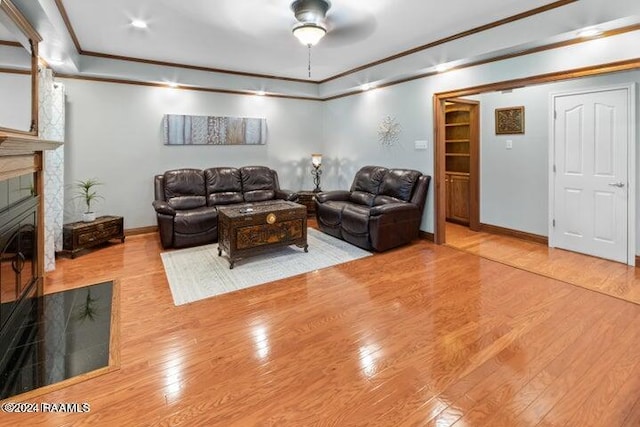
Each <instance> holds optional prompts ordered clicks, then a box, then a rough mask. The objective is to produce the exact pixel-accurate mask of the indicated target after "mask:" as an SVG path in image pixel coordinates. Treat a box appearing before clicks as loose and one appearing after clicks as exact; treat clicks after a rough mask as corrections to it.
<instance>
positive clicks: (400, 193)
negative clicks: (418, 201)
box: [375, 169, 422, 205]
mask: <svg viewBox="0 0 640 427" xmlns="http://www.w3.org/2000/svg"><path fill="white" fill-rule="evenodd" d="M421 175H422V174H421V173H420V172H418V171H415V170H411V169H390V170H388V171H387V173H386V174H385V175H384V178H383V180H382V184H381V185H380V191H379V193H378V195H379V196H387V197H389V198H390V199H388V201H385V203H389V202H397V201H403V202H408V201H409V200H410V199H411V193H412V192H413V189H414V188H415V185H416V181H418V178H420V176H421ZM375 204H376V205H379V204H380V203H378V200H377V199H376V202H375Z"/></svg>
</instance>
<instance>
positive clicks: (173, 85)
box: [167, 82, 178, 88]
mask: <svg viewBox="0 0 640 427" xmlns="http://www.w3.org/2000/svg"><path fill="white" fill-rule="evenodd" d="M167 86H169V87H172V88H176V87H178V83H176V82H167Z"/></svg>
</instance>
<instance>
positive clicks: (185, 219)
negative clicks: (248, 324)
mask: <svg viewBox="0 0 640 427" xmlns="http://www.w3.org/2000/svg"><path fill="white" fill-rule="evenodd" d="M173 226H174V230H175V232H176V233H182V234H195V233H202V232H204V231H207V230H212V229H217V227H218V210H217V209H216V208H214V207H209V206H204V207H200V208H196V209H191V210H188V211H179V212H177V213H176V216H175V219H174V225H173Z"/></svg>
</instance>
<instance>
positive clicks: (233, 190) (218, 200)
mask: <svg viewBox="0 0 640 427" xmlns="http://www.w3.org/2000/svg"><path fill="white" fill-rule="evenodd" d="M204 178H205V182H206V190H207V204H208V205H209V206H216V205H228V204H231V203H242V202H244V198H243V197H242V178H241V176H240V170H239V169H237V168H209V169H205V171H204Z"/></svg>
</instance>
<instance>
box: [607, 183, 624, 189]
mask: <svg viewBox="0 0 640 427" xmlns="http://www.w3.org/2000/svg"><path fill="white" fill-rule="evenodd" d="M609 186H611V187H618V188H622V187H624V183H623V182H613V183H611V184H609Z"/></svg>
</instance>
